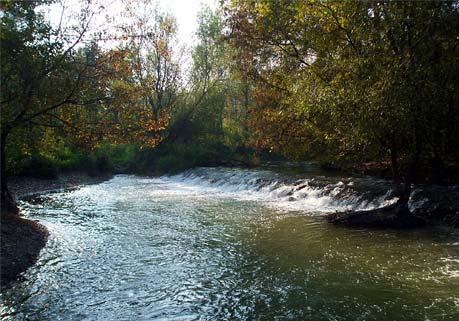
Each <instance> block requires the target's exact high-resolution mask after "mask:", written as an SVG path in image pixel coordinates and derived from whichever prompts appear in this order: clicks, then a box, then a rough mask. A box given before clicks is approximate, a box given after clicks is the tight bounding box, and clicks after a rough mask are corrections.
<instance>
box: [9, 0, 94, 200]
mask: <svg viewBox="0 0 459 321" xmlns="http://www.w3.org/2000/svg"><path fill="white" fill-rule="evenodd" d="M50 3H51V1H4V2H2V4H1V8H2V12H3V14H2V17H1V41H2V46H1V65H2V67H1V68H2V71H1V98H0V99H1V104H2V111H1V113H2V117H1V178H2V182H1V198H2V206H4V207H14V204H13V202H12V198H11V196H10V194H9V191H8V187H7V171H6V161H7V145H8V143H7V142H8V139H9V138H10V137H11V136H12V135H14V134H15V133H16V132H17V131H19V130H21V129H22V128H24V127H26V126H32V127H33V126H42V125H45V126H46V125H49V124H47V123H46V120H49V119H54V120H56V119H58V117H57V115H56V112H58V111H59V110H60V109H63V108H72V107H73V106H75V105H87V104H89V103H90V102H91V100H93V99H91V100H87V99H81V98H82V97H80V92H79V89H80V87H81V85H82V83H84V81H85V76H84V75H85V74H87V73H88V72H89V69H90V68H91V67H90V66H86V65H82V64H80V63H79V62H78V61H77V57H76V55H75V52H76V51H75V48H76V46H77V45H78V44H79V43H80V42H81V41H82V39H83V36H84V35H85V34H86V33H87V31H88V26H89V22H90V20H91V16H92V14H91V12H90V11H88V10H85V11H83V14H82V15H81V17H80V18H81V25H80V26H79V28H76V29H73V30H72V31H73V32H74V33H75V36H74V37H73V39H69V37H68V35H66V32H67V31H69V30H65V31H64V30H62V29H60V28H52V27H51V26H50V24H49V23H47V22H46V21H45V19H44V17H43V16H42V14H40V13H39V12H38V10H37V7H38V6H40V5H47V4H50ZM86 9H87V8H86ZM58 84H59V85H58Z"/></svg>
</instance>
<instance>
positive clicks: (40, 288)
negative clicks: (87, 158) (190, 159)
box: [2, 169, 459, 320]
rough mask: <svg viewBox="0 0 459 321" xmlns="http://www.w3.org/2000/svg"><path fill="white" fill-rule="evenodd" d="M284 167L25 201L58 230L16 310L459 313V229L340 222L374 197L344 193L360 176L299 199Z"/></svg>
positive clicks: (212, 314) (41, 313) (10, 314)
mask: <svg viewBox="0 0 459 321" xmlns="http://www.w3.org/2000/svg"><path fill="white" fill-rule="evenodd" d="M276 175H280V174H275V173H272V172H271V173H270V172H267V171H250V172H249V171H244V170H239V169H231V170H228V169H219V170H206V169H199V170H195V171H194V172H188V173H185V174H182V175H178V176H173V177H161V178H153V179H150V178H140V177H135V176H117V177H115V178H113V179H112V180H110V181H108V182H105V183H102V184H99V185H93V186H88V187H84V188H81V189H79V190H75V191H69V192H63V193H54V194H48V195H43V196H41V197H40V198H36V199H34V200H30V201H28V202H23V203H22V206H23V208H24V209H25V211H26V212H27V213H28V214H27V215H28V216H29V217H31V218H33V219H37V220H39V221H40V222H42V223H43V224H44V225H46V226H47V227H48V228H49V230H50V234H51V236H50V240H49V243H48V245H47V246H46V247H45V249H44V250H43V251H42V253H41V254H40V258H39V262H38V264H37V265H36V266H34V267H33V268H31V269H29V270H28V271H27V272H26V274H25V279H26V281H24V282H18V283H17V284H15V285H14V286H13V287H12V288H10V289H7V290H5V291H3V293H2V305H3V306H2V314H3V318H4V319H5V320H153V319H154V320H459V237H458V236H451V235H448V233H445V232H441V231H440V232H439V231H431V230H416V231H409V232H406V231H405V232H394V231H373V230H348V229H343V228H337V227H335V226H332V225H328V224H327V223H325V222H324V220H323V219H322V218H321V216H320V215H317V214H320V213H323V212H324V211H326V210H325V209H324V208H326V209H328V210H330V208H333V207H340V206H341V207H346V206H352V204H351V203H350V201H349V200H350V199H351V200H353V201H360V202H362V201H365V200H364V199H363V198H362V197H361V196H356V194H353V192H349V193H347V194H346V195H350V197H349V198H347V200H346V201H342V200H341V201H340V199H339V197H334V195H333V194H331V193H330V191H333V189H334V188H336V187H339V186H342V185H345V186H348V184H349V181H346V182H343V179H339V178H337V179H335V180H332V181H330V179H329V178H327V179H323V180H321V183H316V185H314V184H312V183H310V184H309V185H308V187H304V188H302V189H307V190H308V191H309V192H308V195H309V196H306V197H303V199H299V197H298V195H294V193H295V190H294V188H297V186H300V185H301V184H299V183H297V182H298V177H293V176H292V177H290V179H288V178H285V177H282V178H281V177H277V176H276ZM218 177H223V178H222V179H219V178H218ZM273 177H276V182H277V185H276V186H277V187H276V188H273V184H274V183H273V182H274V180H273V179H272V178H273ZM268 178H269V179H268ZM315 180H316V181H317V180H319V179H318V178H317V177H316V178H315ZM340 182H342V184H339V183H340ZM353 182H354V183H355V184H356V185H359V184H363V183H362V182H358V181H357V182H356V181H355V180H353ZM295 184H296V185H295ZM302 184H303V185H305V183H302ZM332 185H336V186H335V187H334V188H332V187H331V186H332ZM279 186H280V187H279ZM317 186H320V188H319V187H317ZM327 186H328V187H327ZM290 187H292V190H293V193H290V192H291V190H290V191H288V192H287V193H286V194H285V195H283V194H280V193H279V191H280V190H279V188H283V189H284V190H287V189H288V188H290ZM314 191H315V194H314ZM323 191H326V192H323ZM276 193H277V194H276ZM289 193H290V195H288V194H289ZM375 193H376V194H377V195H378V197H379V201H380V202H384V201H386V200H389V201H390V196H387V195H386V196H384V195H385V192H375ZM378 193H379V194H378ZM336 195H339V193H337V194H336ZM292 196H295V197H296V199H297V201H295V200H291V201H288V198H289V197H292ZM314 197H315V198H318V199H320V198H324V197H328V198H327V199H323V200H321V201H320V202H316V203H315V204H316V208H313V204H314V200H313V198H314ZM289 202H290V203H295V202H296V203H295V204H294V206H291V204H290V203H289ZM366 204H369V203H368V202H367V203H366ZM301 205H303V206H304V207H303V208H304V210H302V211H300V210H299V209H302V207H301ZM320 206H322V207H320ZM358 206H361V205H355V207H358ZM369 206H371V205H369ZM311 211H313V214H314V215H309V214H310V213H311Z"/></svg>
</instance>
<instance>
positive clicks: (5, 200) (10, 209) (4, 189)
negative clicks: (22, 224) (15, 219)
mask: <svg viewBox="0 0 459 321" xmlns="http://www.w3.org/2000/svg"><path fill="white" fill-rule="evenodd" d="M7 138H8V131H6V130H3V131H2V133H1V137H0V145H1V150H0V153H1V154H0V158H1V161H0V163H1V164H0V165H1V175H0V180H1V214H18V213H19V209H18V207H17V205H16V201H15V200H14V197H13V196H12V195H11V194H10V191H9V189H8V176H7V172H6V140H7Z"/></svg>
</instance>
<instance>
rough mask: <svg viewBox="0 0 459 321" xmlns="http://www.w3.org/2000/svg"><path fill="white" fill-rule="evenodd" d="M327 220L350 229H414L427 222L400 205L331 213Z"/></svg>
mask: <svg viewBox="0 0 459 321" xmlns="http://www.w3.org/2000/svg"><path fill="white" fill-rule="evenodd" d="M327 220H328V221H329V222H330V223H333V224H340V225H345V226H349V227H375V228H414V227H420V226H424V225H425V224H426V221H425V220H423V219H421V218H419V217H418V216H415V215H413V214H412V213H411V212H410V211H409V210H408V208H407V207H406V206H403V205H401V204H399V203H395V204H392V205H389V206H386V207H382V208H377V209H374V210H365V211H347V212H337V213H331V214H329V215H328V216H327Z"/></svg>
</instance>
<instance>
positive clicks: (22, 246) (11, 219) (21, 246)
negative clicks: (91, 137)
mask: <svg viewBox="0 0 459 321" xmlns="http://www.w3.org/2000/svg"><path fill="white" fill-rule="evenodd" d="M110 177H111V176H108V175H104V176H96V177H94V176H89V175H87V174H85V173H80V172H73V173H67V174H62V175H60V176H59V177H57V178H55V179H39V178H33V177H15V178H12V179H10V181H9V184H8V185H9V188H10V191H11V193H12V195H15V197H16V198H21V197H23V196H26V195H33V194H39V193H42V192H45V191H50V190H56V189H66V188H75V187H78V186H83V185H88V184H97V183H100V182H103V181H105V180H107V179H109V178H110ZM0 219H1V220H0V223H1V238H0V241H1V242H0V243H1V249H0V256H1V257H0V259H1V261H0V276H1V278H0V286H1V287H2V288H3V287H7V286H8V285H10V284H11V283H12V282H13V281H15V280H17V279H20V277H21V273H23V272H25V271H26V270H27V269H28V268H29V267H31V266H32V265H34V264H35V262H36V260H37V258H38V254H39V253H40V250H41V249H42V248H43V247H44V246H45V245H46V241H47V239H48V230H47V229H46V227H45V226H43V225H41V224H39V223H38V222H35V221H32V220H28V219H24V218H22V217H20V214H19V216H18V215H15V214H10V213H3V214H2V215H0Z"/></svg>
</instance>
